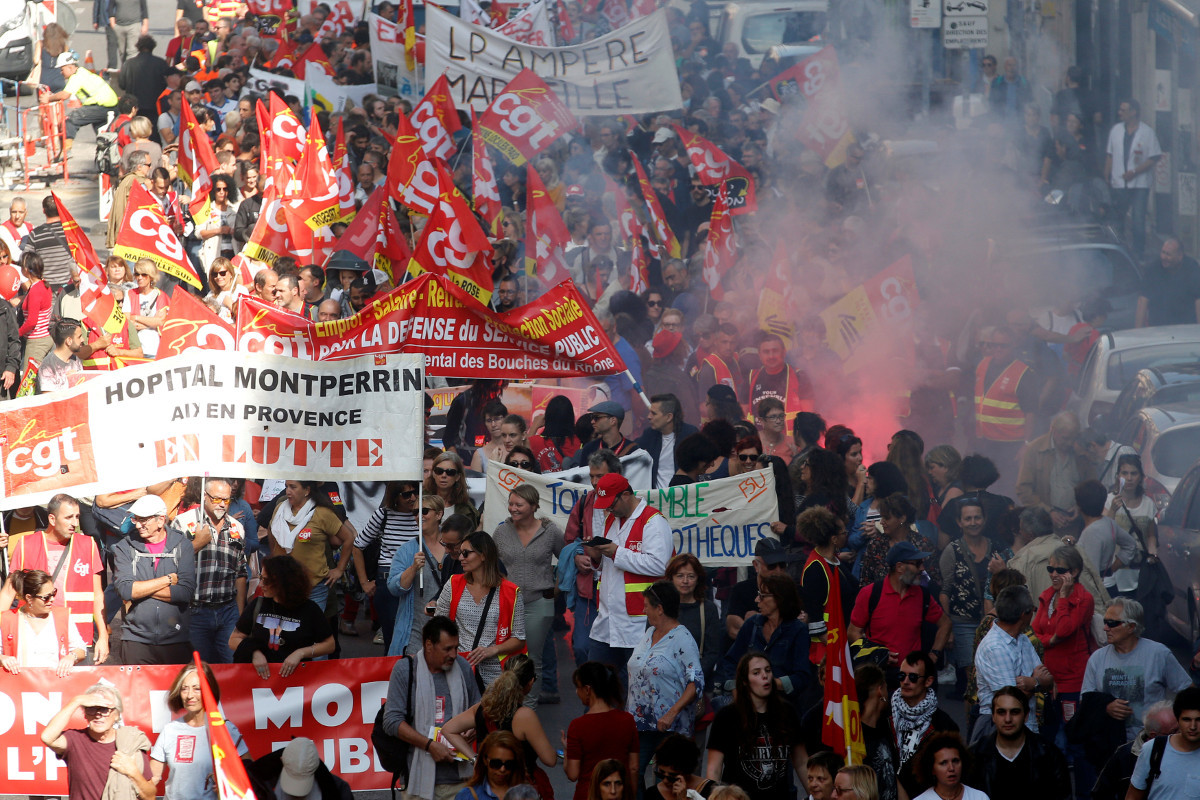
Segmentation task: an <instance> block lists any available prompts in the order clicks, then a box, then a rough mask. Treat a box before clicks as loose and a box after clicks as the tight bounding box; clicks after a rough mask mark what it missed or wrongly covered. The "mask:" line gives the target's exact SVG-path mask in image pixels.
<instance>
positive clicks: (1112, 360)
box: [1105, 342, 1200, 403]
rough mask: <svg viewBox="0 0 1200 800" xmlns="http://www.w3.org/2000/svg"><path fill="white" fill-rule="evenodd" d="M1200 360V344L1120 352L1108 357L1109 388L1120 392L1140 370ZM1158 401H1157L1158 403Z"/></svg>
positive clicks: (1107, 381)
mask: <svg viewBox="0 0 1200 800" xmlns="http://www.w3.org/2000/svg"><path fill="white" fill-rule="evenodd" d="M1198 359H1200V342H1164V343H1161V344H1153V345H1149V346H1147V347H1136V348H1131V349H1129V350H1119V351H1117V352H1115V353H1113V354H1112V355H1110V356H1109V357H1108V374H1107V375H1106V377H1105V383H1106V384H1107V385H1108V388H1109V389H1111V390H1113V391H1115V392H1119V391H1120V390H1121V389H1123V388H1125V385H1126V384H1128V383H1129V382H1130V381H1131V380H1133V378H1134V376H1135V375H1137V372H1138V370H1140V369H1146V368H1147V367H1162V366H1166V365H1168V364H1179V363H1181V362H1184V361H1195V360H1198ZM1157 402H1158V401H1156V403H1157Z"/></svg>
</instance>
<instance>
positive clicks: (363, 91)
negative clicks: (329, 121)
mask: <svg viewBox="0 0 1200 800" xmlns="http://www.w3.org/2000/svg"><path fill="white" fill-rule="evenodd" d="M305 75H306V77H305V79H304V83H305V84H306V85H307V88H308V95H307V96H306V98H305V100H306V103H305V104H306V105H308V106H312V107H313V108H316V109H317V110H318V111H319V110H321V109H324V110H326V111H329V112H331V113H337V112H340V111H343V110H345V108H346V101H347V100H349V101H350V102H351V103H353V104H354V106H355V108H362V107H363V98H365V97H366V96H367V95H369V94H378V92H379V89H378V87H376V85H375V84H373V83H367V84H363V85H360V86H343V85H342V84H340V83H334V82H333V78H331V77H329V76H328V75H326V74H325V73H324V72H321V71H320V70H315V69H313V70H309V71H308V72H307V73H305Z"/></svg>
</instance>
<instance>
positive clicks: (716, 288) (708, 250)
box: [702, 191, 738, 300]
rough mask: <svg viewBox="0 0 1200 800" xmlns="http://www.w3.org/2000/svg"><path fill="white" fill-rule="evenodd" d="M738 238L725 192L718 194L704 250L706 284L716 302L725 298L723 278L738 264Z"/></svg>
mask: <svg viewBox="0 0 1200 800" xmlns="http://www.w3.org/2000/svg"><path fill="white" fill-rule="evenodd" d="M737 259H738V252H737V237H736V236H735V235H734V233H733V218H732V217H731V216H730V214H729V206H728V204H727V203H726V202H725V192H724V191H721V192H718V193H717V201H716V202H715V203H713V208H712V216H711V217H710V218H709V222H708V241H707V246H706V247H705V249H704V271H703V273H702V274H703V276H704V283H705V284H706V285H707V286H708V292H709V294H711V295H712V298H713V299H714V300H721V299H722V298H724V297H725V289H724V287H722V286H721V278H723V277H724V276H725V273H726V272H728V271H729V270H730V268H731V267H733V265H734V264H736V263H737Z"/></svg>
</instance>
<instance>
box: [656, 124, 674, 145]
mask: <svg viewBox="0 0 1200 800" xmlns="http://www.w3.org/2000/svg"><path fill="white" fill-rule="evenodd" d="M674 138H675V131H673V130H671V129H670V128H668V127H667V126H666V125H663V126H662V127H661V128H659V129H658V130H656V131H655V132H654V143H655V144H662V143H663V142H665V141H668V140H669V139H674Z"/></svg>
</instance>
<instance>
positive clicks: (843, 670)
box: [821, 569, 867, 764]
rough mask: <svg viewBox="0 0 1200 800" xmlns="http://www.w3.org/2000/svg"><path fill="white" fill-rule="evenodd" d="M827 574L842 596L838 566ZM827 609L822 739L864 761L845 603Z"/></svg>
mask: <svg viewBox="0 0 1200 800" xmlns="http://www.w3.org/2000/svg"><path fill="white" fill-rule="evenodd" d="M825 576H826V577H827V578H828V580H829V596H830V597H840V596H841V594H840V591H841V590H840V588H839V584H840V582H841V580H840V577H839V576H838V570H837V569H826V570H825ZM834 592H838V594H834ZM825 611H826V613H827V614H828V616H829V619H828V620H827V621H826V622H825V713H824V714H822V715H821V716H822V720H821V741H822V742H823V743H824V744H827V745H829V746H830V747H832V748H833V749H834V752H836V753H837V754H838V755H840V756H842V757H843V758H845V759H846V763H847V764H862V763H863V761H864V760H865V759H866V755H867V746H866V742H865V740H864V739H863V729H862V720H861V719H860V718H859V708H858V693H857V692H856V691H855V689H854V667H853V662H852V661H851V659H850V643H849V642H848V641H846V624H845V621H844V620H843V619H842V604H841V603H827V604H826V606H825Z"/></svg>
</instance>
